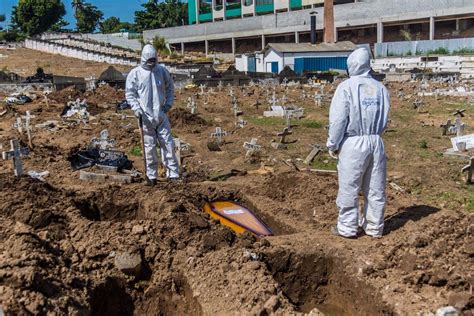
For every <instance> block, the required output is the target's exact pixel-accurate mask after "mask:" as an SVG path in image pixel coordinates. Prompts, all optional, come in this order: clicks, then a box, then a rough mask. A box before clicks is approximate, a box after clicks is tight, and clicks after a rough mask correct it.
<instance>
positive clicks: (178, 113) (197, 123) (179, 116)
mask: <svg viewBox="0 0 474 316" xmlns="http://www.w3.org/2000/svg"><path fill="white" fill-rule="evenodd" d="M168 116H169V118H170V121H171V125H172V126H174V127H176V128H186V127H204V126H210V125H211V124H210V123H209V122H208V121H206V120H205V119H203V118H202V117H201V116H200V115H198V114H191V113H190V112H189V111H186V110H185V109H183V108H174V109H171V110H170V112H169V113H168Z"/></svg>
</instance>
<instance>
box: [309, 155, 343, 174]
mask: <svg viewBox="0 0 474 316" xmlns="http://www.w3.org/2000/svg"><path fill="white" fill-rule="evenodd" d="M311 168H312V169H319V170H332V171H335V170H337V160H335V159H332V158H329V157H324V156H320V157H316V158H315V159H314V160H313V162H312V163H311Z"/></svg>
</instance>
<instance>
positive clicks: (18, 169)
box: [2, 139, 29, 177]
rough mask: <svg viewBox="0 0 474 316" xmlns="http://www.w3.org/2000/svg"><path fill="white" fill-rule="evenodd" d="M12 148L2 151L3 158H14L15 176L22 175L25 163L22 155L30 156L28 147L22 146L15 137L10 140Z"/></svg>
mask: <svg viewBox="0 0 474 316" xmlns="http://www.w3.org/2000/svg"><path fill="white" fill-rule="evenodd" d="M10 145H11V150H10V151H4V152H2V158H3V160H10V159H11V160H13V168H14V170H15V171H14V173H15V176H17V177H20V176H22V175H23V163H22V162H21V157H25V156H28V154H29V150H28V148H21V147H20V144H19V143H18V140H16V139H14V140H11V141H10Z"/></svg>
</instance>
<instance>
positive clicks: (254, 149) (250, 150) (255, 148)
mask: <svg viewBox="0 0 474 316" xmlns="http://www.w3.org/2000/svg"><path fill="white" fill-rule="evenodd" d="M244 148H245V149H246V150H247V152H246V154H245V157H246V158H249V157H252V156H254V155H255V154H256V153H258V152H259V151H260V150H261V149H262V146H260V145H257V139H256V138H252V140H251V141H250V143H249V142H245V143H244Z"/></svg>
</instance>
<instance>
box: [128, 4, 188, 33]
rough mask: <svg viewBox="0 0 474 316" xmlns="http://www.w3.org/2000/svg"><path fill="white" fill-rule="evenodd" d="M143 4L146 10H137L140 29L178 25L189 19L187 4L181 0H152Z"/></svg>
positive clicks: (137, 22)
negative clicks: (162, 0) (161, 0)
mask: <svg viewBox="0 0 474 316" xmlns="http://www.w3.org/2000/svg"><path fill="white" fill-rule="evenodd" d="M142 6H143V7H144V9H145V10H143V11H136V12H135V25H136V27H137V29H138V30H139V31H143V30H149V29H159V28H164V27H172V26H178V25H182V24H183V23H186V21H187V13H188V12H187V4H186V3H184V2H181V1H180V0H165V1H164V2H159V1H158V0H150V1H149V2H147V3H145V4H142Z"/></svg>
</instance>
